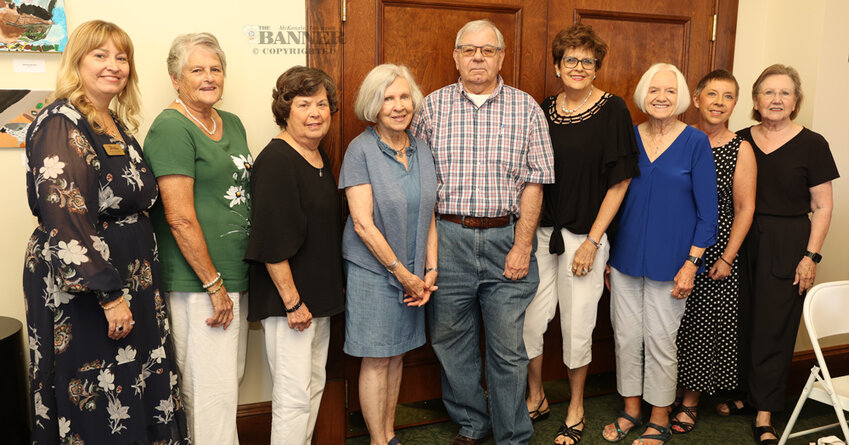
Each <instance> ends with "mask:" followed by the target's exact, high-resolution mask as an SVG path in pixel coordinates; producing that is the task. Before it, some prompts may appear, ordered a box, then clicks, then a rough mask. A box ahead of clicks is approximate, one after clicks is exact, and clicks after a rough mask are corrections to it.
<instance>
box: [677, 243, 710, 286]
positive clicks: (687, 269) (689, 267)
mask: <svg viewBox="0 0 849 445" xmlns="http://www.w3.org/2000/svg"><path fill="white" fill-rule="evenodd" d="M704 254H705V248H704V247H696V246H690V255H692V256H694V257H698V258H701V257H702V255H704ZM698 270H699V268H698V267H696V265H695V264H693V263H692V262H690V261H686V260H685V261H684V265H683V266H681V268H680V269H678V273H676V274H675V278H673V279H672V283H673V286H672V292H671V293H672V296H673V297H675V298H678V299H681V298H687V297H689V296H690V293H691V292H693V285H694V284H695V281H696V271H698Z"/></svg>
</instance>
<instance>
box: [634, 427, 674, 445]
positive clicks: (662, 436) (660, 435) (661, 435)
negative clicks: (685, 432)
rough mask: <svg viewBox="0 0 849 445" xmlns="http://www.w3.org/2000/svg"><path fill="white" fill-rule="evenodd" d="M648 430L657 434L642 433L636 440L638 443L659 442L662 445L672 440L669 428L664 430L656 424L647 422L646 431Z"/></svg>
mask: <svg viewBox="0 0 849 445" xmlns="http://www.w3.org/2000/svg"><path fill="white" fill-rule="evenodd" d="M648 428H654V429H656V430H657V434H645V433H643V435H642V436H640V437H638V438H637V439H638V440H639V441H640V443H643V440H659V441H660V443H662V444H663V443H666V442H669V441H670V440H672V433H671V432H670V431H669V427H666V428H664V427H662V426H660V425H658V424H656V423H651V422H649V423H647V424H646V430H648Z"/></svg>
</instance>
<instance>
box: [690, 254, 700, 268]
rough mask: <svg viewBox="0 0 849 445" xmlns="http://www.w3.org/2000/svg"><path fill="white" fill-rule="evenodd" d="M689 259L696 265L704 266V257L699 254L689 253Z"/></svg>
mask: <svg viewBox="0 0 849 445" xmlns="http://www.w3.org/2000/svg"><path fill="white" fill-rule="evenodd" d="M687 261H689V262H691V263H693V264H695V265H696V267H702V259H701V258H699V257H697V256H693V255H687Z"/></svg>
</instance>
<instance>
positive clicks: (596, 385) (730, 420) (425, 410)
mask: <svg viewBox="0 0 849 445" xmlns="http://www.w3.org/2000/svg"><path fill="white" fill-rule="evenodd" d="M613 378H614V376H613V374H603V375H597V376H590V378H589V379H588V382H587V389H586V392H587V394H588V396H587V397H586V399H585V402H584V406H585V411H586V415H587V425H586V427H585V429H584V431H585V434H584V438H583V440H582V441H581V444H590V445H592V444H607V443H608V442H607V441H605V440H604V439H603V438H602V437H601V430H602V429H603V428H604V425H605V424H607V423H610V422H612V421H613V419H614V417H615V416H616V415H617V414H618V413H619V411H621V410H622V398H621V397H619V396H618V395H617V394H615V393H611V389H612V388H613V387H615V384H614V382H613ZM545 388H546V396H547V397H548V399H549V400H552V401H553V400H567V397H568V394H569V388H568V384H567V382H565V381H555V382H547V383H546V384H545ZM592 394H595V395H592ZM719 401H721V399H719V398H710V397H707V398H704V399H703V400H702V408H703V409H702V410H701V411H700V412H699V420H698V422H697V425H696V428H695V429H694V430H693V431H692V432H690V433H689V434H676V435H674V436H673V438H672V441H671V442H670V443H674V444H680V445H686V444H732V445H733V444H747V445H750V444H754V443H755V442H754V440H753V439H752V432H751V431H752V429H751V421H752V418H751V417H750V416H735V417H720V416H719V415H717V414H716V412H715V411H714V406H715V405H716V403H718V402H719ZM795 404H796V399H793V400H789V399H788V401H787V408H786V409H785V411H784V412H783V413H777V414H776V415H775V416H774V417H775V423H776V425H775V427H776V429H777V430H778V432H779V434H781V432H782V429H783V428H784V424H785V422H786V420H787V418H788V417H789V416H790V413H791V412H792V409H793V406H794V405H795ZM567 407H568V403H565V402H560V403H552V404H551V415H550V416H549V418H548V419H546V420H544V421H540V422H537V423H535V424H534V436H533V438H532V439H531V442H530V443H531V444H552V443H554V442H553V438H554V433H556V432H557V430H558V428H560V422H562V421H563V419H565V417H566V409H567ZM396 416H397V419H396V420H397V423H398V424H410V423H424V422H429V421H430V422H433V421H434V419H440V418H445V417H446V414H445V409H444V407H443V406H442V403H441V401H440V400H431V401H428V402H421V403H416V404H405V405H401V406H399V407H398V411H397V415H396ZM836 421H837V420H836V416H835V415H834V411H833V410H832V408H831V407H830V406H826V405H823V404H821V403H818V402H815V401H808V402H807V403H806V404H805V408H804V409H803V410H802V414H801V415H800V416H799V420H798V421H797V422H796V427H795V428H794V430H795V431H800V430H803V429H808V428H813V427H815V426H819V425H824V424H829V423H834V422H836ZM349 424H350V428H351V431H350V432H349V433H350V434H351V435H354V434H363V435H362V436H359V437H354V438H351V439H348V440H347V441H346V444H347V445H368V443H369V439H368V435H367V434H366V431H365V428H364V426H363V421H362V417H361V416H359V415H358V414H354V415H352V417H351V419H349ZM640 432H642V431H639V432H632V433H631V434H629V435H628V437H627V438H626V439H625V440H624V441H622V442H620V443H622V444H627V445H630V444H631V442H632V441H633V440H635V439H636V438H637V436H638V435H639V433H640ZM456 434H457V426H456V425H455V424H454V423H452V422H450V421H448V422H445V421H443V422H438V423H432V424H429V425H423V426H417V427H411V428H404V429H400V430H398V431H397V435H398V439H399V440H400V441H401V442H402V443H403V444H404V445H418V444H422V445H424V444H427V445H431V444H448V443H450V441H451V439H453V438H454V436H455V435H456ZM832 434H834V435H837V436H838V437H839V436H840V430H839V429H833V430H827V431H824V432H821V433H818V434H814V435H811V436H808V437H802V438H797V439H793V440H790V441H788V442H787V443H788V444H789V445H808V444H809V443H810V442H816V438H817V437H820V436H827V435H832ZM486 444H487V445H493V444H494V442H493V441H492V440H489V441H488V442H486Z"/></svg>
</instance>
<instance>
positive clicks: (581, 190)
mask: <svg viewBox="0 0 849 445" xmlns="http://www.w3.org/2000/svg"><path fill="white" fill-rule="evenodd" d="M541 106H542V109H543V110H544V111H545V115H546V119H547V120H548V128H549V133H550V134H551V145H552V147H553V149H554V175H555V180H554V184H546V185H545V188H544V193H543V208H542V215H541V218H540V225H541V226H544V227H555V228H556V229H557V230H555V232H556V233H557V234H558V235H559V232H560V230H559V229H561V228H565V229H567V230H569V231H570V232H572V233H576V234H584V233H589V232H590V228H592V225H593V222H595V218H596V216H597V215H598V210H599V208H600V207H601V203H602V201H603V200H604V195H605V194H606V193H607V189H609V188H610V187H611V186H613V185H615V184H618V183H619V182H622V181H623V180H625V179H628V178H633V177H635V176H637V175H639V174H640V169H639V167H638V166H637V164H638V162H639V149H638V148H637V140H636V137H635V135H634V128H633V124H632V122H631V114H630V113H629V112H628V107H626V106H625V101H623V100H622V99H621V98H620V97H618V96H614V95H613V94H610V93H605V94H604V95H603V96H602V97H601V99H599V101H598V102H596V103H595V105H593V106H592V107H591V108H589V109H588V110H586V111H584V112H583V113H580V114H577V115H575V116H563V115H561V114H559V113H558V112H557V96H551V97H549V98H547V99H545V100H544V101H543V102H542V105H541ZM556 238H558V239H560V237H559V236H556ZM556 243H557V241H556V240H555V236H554V235H553V236H552V246H550V247H549V251H550V252H551V253H562V252H563V250H562V247H559V248H558V246H557V245H556ZM559 244H560V245H562V240H561V241H559Z"/></svg>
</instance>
